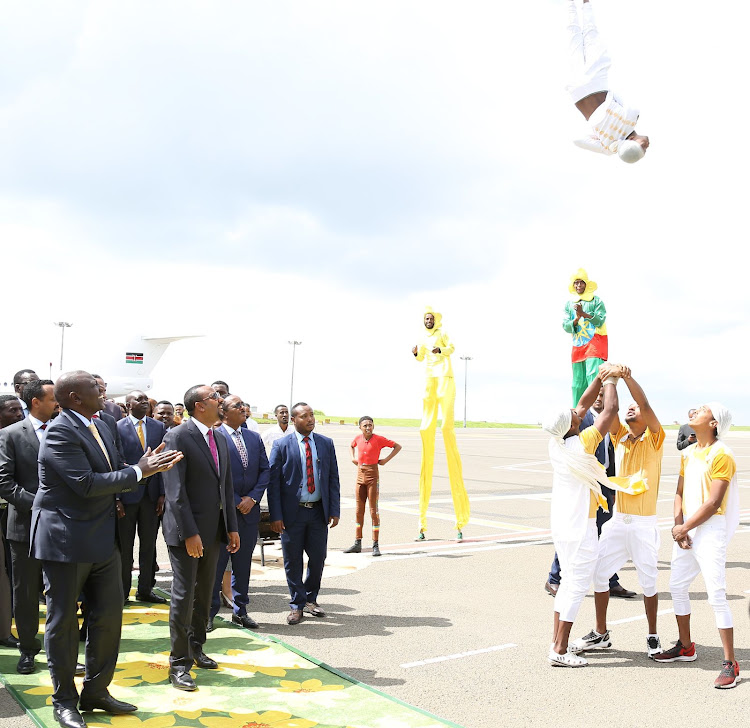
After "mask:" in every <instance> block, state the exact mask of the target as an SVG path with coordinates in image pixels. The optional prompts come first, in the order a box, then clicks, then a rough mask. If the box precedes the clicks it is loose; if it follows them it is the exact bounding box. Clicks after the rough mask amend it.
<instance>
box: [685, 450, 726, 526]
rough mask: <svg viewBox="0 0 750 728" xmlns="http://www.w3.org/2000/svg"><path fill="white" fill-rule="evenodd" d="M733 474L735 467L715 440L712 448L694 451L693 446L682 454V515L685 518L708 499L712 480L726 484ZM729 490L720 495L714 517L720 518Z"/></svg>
mask: <svg viewBox="0 0 750 728" xmlns="http://www.w3.org/2000/svg"><path fill="white" fill-rule="evenodd" d="M736 472H737V463H735V461H734V458H733V457H732V455H731V454H730V453H728V452H727V451H726V450H725V447H724V443H723V442H721V440H717V441H716V442H714V443H713V445H709V446H708V447H704V448H702V449H700V450H699V449H698V445H697V443H696V444H695V445H690V447H686V448H685V449H684V450H683V451H682V458H681V459H680V475H681V476H682V478H683V481H682V512H683V514H684V515H685V516H687V517H688V518H689V517H690V516H692V515H693V513H695V512H696V511H697V510H698V508H700V507H701V506H702V505H703V504H704V503H705V502H706V501H707V500H708V498H709V496H710V494H711V483H713V481H714V480H726V481H730V480H731V479H732V478H733V477H734V474H735V473H736ZM728 495H729V488H727V490H726V492H725V493H724V498H723V499H722V501H721V506H719V509H718V510H717V511H716V514H717V515H724V513H725V511H726V507H727V496H728Z"/></svg>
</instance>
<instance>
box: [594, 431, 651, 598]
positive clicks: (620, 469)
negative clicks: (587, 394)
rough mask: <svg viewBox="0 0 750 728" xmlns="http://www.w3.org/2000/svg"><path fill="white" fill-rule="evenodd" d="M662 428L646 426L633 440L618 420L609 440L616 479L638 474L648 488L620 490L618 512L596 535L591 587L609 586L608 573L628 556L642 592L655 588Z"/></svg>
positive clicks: (647, 593) (605, 588) (648, 594)
mask: <svg viewBox="0 0 750 728" xmlns="http://www.w3.org/2000/svg"><path fill="white" fill-rule="evenodd" d="M665 437H666V434H665V432H664V429H663V428H662V427H659V430H658V432H651V430H650V429H649V428H646V430H645V431H644V433H643V434H642V435H641V436H640V437H639V438H636V439H635V440H633V439H631V438H630V433H629V430H628V428H627V427H626V426H625V425H623V424H621V425H620V428H619V430H618V432H617V434H616V435H614V437H613V438H612V439H613V442H614V444H615V459H616V472H617V473H618V474H619V475H618V479H619V480H623V479H630V480H640V481H643V482H645V483H646V485H647V486H648V490H646V491H645V492H643V493H640V494H639V495H627V494H626V493H622V492H618V493H617V501H616V506H615V507H616V512H615V514H614V516H613V517H612V518H611V519H610V520H609V521H607V523H605V524H604V526H603V527H602V535H601V538H600V539H599V561H598V563H597V565H596V572H595V574H594V591H595V592H606V591H609V579H610V577H611V576H612V574H614V573H615V572H617V571H618V570H619V569H621V568H622V567H623V566H624V565H625V564H626V563H627V562H628V561H632V562H633V565H634V566H635V569H636V572H637V573H638V583H639V584H640V585H641V589H643V596H646V597H652V596H654V595H655V594H656V592H657V588H656V582H657V579H658V577H659V568H658V562H659V544H660V543H661V540H660V537H659V527H658V523H657V518H656V503H657V500H658V498H659V481H660V478H661V461H662V456H663V454H664V439H665Z"/></svg>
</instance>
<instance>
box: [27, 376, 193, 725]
mask: <svg viewBox="0 0 750 728" xmlns="http://www.w3.org/2000/svg"><path fill="white" fill-rule="evenodd" d="M55 399H56V400H57V401H58V402H59V403H60V405H61V406H62V408H63V410H62V412H61V413H60V415H58V416H57V417H56V418H55V420H54V421H53V422H52V424H51V425H50V426H49V427H48V428H47V430H46V435H45V437H44V439H43V441H42V444H41V447H40V450H39V480H40V483H39V489H38V491H37V493H36V495H35V497H34V504H33V507H32V510H31V534H30V541H31V555H32V556H33V557H34V558H36V559H39V560H40V561H41V562H42V569H43V571H44V578H45V585H46V592H45V593H46V596H47V624H46V628H45V643H46V649H47V664H48V666H49V671H50V676H51V678H52V687H53V693H52V705H53V717H54V718H55V720H56V721H57V722H58V723H60V725H61V726H63V728H85V726H86V723H85V721H84V720H83V717H82V716H81V713H80V712H79V707H80V710H81V711H84V712H85V711H91V710H94V709H99V710H104V711H106V712H108V713H112V714H115V715H117V714H124V713H131V712H133V711H135V710H137V708H136V706H135V705H131V704H129V703H124V702H122V701H119V700H116V699H115V698H113V697H112V696H111V695H110V694H109V690H108V688H109V683H110V682H111V680H112V676H113V674H114V670H115V665H116V664H117V654H118V651H119V647H120V630H121V626H122V606H123V593H122V576H121V566H120V554H119V550H118V549H117V545H116V528H115V520H116V519H115V494H116V493H122V492H129V491H134V490H136V489H137V487H138V483H139V481H140V480H141V479H142V478H143V477H148V476H150V475H153V474H154V473H157V472H161V471H163V470H166V469H168V468H170V467H172V465H174V464H175V463H176V462H178V461H179V460H180V458H181V453H179V452H167V451H163V447H160V448H159V449H157V451H155V452H154V453H152V452H151V450H150V449H148V450H147V451H146V452H145V453H144V455H143V457H142V458H141V459H140V460H139V461H138V463H137V465H133V466H127V465H125V463H124V462H123V461H122V459H121V458H120V454H119V453H118V451H117V447H116V445H115V441H114V438H113V436H112V432H111V431H110V429H109V427H107V426H106V425H104V424H101V423H100V422H99V421H98V420H93V419H92V417H93V415H94V414H95V413H97V412H99V411H100V410H101V408H102V398H101V396H100V393H99V387H98V386H97V383H96V380H95V379H94V377H92V376H91V374H89V373H88V372H84V371H75V372H68V373H66V374H63V375H62V376H61V377H60V378H59V379H58V380H57V382H56V384H55ZM81 593H83V595H84V597H85V599H86V602H87V605H88V609H89V624H88V637H87V640H86V676H85V677H84V680H83V690H82V692H81V696H80V704H79V696H78V691H77V690H76V687H75V683H74V681H73V678H74V675H75V666H76V662H77V657H78V620H77V618H76V609H77V600H78V596H79V595H80V594H81Z"/></svg>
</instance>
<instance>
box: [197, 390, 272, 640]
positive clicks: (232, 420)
mask: <svg viewBox="0 0 750 728" xmlns="http://www.w3.org/2000/svg"><path fill="white" fill-rule="evenodd" d="M223 409H224V421H223V424H222V425H221V427H218V428H217V430H216V431H217V432H218V433H219V435H221V436H222V437H223V438H224V439H225V440H226V442H227V451H228V453H229V462H230V465H231V469H232V484H233V487H234V507H235V509H236V511H237V526H238V531H239V534H240V548H239V550H238V551H237V552H236V553H234V554H232V601H233V603H234V608H233V614H232V621H233V622H234V623H235V624H240V625H242V626H243V627H247V628H248V629H255V628H257V626H258V623H257V622H256V621H255V620H254V619H253V618H252V617H250V616H249V615H248V613H247V605H248V602H249V601H250V597H249V595H248V585H249V582H250V566H251V564H252V558H253V550H254V549H255V544H256V542H257V541H258V522H259V521H260V499H261V498H262V497H263V493H265V492H266V488H267V487H268V479H269V467H268V458H267V457H266V450H265V448H264V447H263V442H262V440H261V439H260V435H258V434H257V433H255V432H251V431H250V430H248V429H246V428H244V427H242V423H243V422H244V421H245V419H246V418H247V415H246V413H245V407H244V404H243V402H242V399H241V398H240V397H238V396H237V395H236V394H230V395H229V396H228V397H225V398H224V405H223ZM228 560H229V554H228V553H227V552H226V551H223V550H221V551H219V560H218V563H217V565H216V580H215V583H214V592H213V598H212V600H211V619H210V620H209V624H208V626H209V628H211V627H212V626H213V618H214V617H215V616H216V615H217V614H218V612H219V606H220V601H219V593H220V591H221V582H222V577H223V575H224V570H225V569H226V566H227V562H228Z"/></svg>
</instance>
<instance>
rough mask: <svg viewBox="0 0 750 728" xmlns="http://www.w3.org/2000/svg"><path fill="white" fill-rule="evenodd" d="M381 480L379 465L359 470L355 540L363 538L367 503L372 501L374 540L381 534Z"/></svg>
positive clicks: (367, 466)
mask: <svg viewBox="0 0 750 728" xmlns="http://www.w3.org/2000/svg"><path fill="white" fill-rule="evenodd" d="M379 491H380V478H379V475H378V465H377V463H375V464H374V465H360V466H359V467H358V468H357V486H356V491H355V498H356V501H357V516H356V517H357V531H356V535H355V538H359V539H361V538H362V526H363V525H364V520H365V503H366V502H367V501H368V500H369V501H370V519H371V520H372V540H373V541H377V540H378V536H379V533H380V513H379V512H378V493H379Z"/></svg>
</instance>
